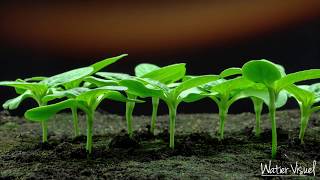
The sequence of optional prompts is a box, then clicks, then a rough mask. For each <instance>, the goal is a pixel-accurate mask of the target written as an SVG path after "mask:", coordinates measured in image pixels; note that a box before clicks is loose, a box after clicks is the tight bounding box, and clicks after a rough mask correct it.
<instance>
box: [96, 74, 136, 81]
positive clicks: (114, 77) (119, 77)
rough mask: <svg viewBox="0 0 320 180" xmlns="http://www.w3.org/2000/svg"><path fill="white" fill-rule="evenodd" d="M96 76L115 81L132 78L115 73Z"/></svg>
mask: <svg viewBox="0 0 320 180" xmlns="http://www.w3.org/2000/svg"><path fill="white" fill-rule="evenodd" d="M96 75H97V76H100V77H103V78H105V79H109V80H115V81H118V80H122V79H131V78H132V76H130V75H129V74H124V73H115V72H98V73H96Z"/></svg>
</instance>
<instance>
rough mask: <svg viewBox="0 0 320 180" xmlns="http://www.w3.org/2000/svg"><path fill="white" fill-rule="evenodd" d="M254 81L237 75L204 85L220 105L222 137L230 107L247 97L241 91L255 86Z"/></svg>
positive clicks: (220, 131)
mask: <svg viewBox="0 0 320 180" xmlns="http://www.w3.org/2000/svg"><path fill="white" fill-rule="evenodd" d="M253 84H254V83H252V82H251V81H249V80H247V79H244V78H243V77H237V78H235V79H231V80H225V79H219V80H217V81H214V82H212V83H208V84H206V85H205V86H204V89H205V90H207V91H208V92H210V93H212V94H213V95H210V96H209V97H210V98H211V99H212V100H213V101H214V102H215V103H216V104H217V105H218V108H219V117H220V128H219V135H220V139H223V137H224V123H225V119H226V116H227V113H228V110H229V107H230V106H231V105H232V104H233V103H234V102H236V101H237V100H239V99H241V98H245V97H246V96H243V94H242V93H241V92H242V90H243V89H246V88H248V87H251V86H253Z"/></svg>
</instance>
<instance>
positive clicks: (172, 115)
mask: <svg viewBox="0 0 320 180" xmlns="http://www.w3.org/2000/svg"><path fill="white" fill-rule="evenodd" d="M168 107H169V116H170V127H169V129H170V145H169V147H170V148H172V149H174V133H175V125H176V115H177V106H175V105H170V106H168Z"/></svg>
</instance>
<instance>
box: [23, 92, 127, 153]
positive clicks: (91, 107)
mask: <svg viewBox="0 0 320 180" xmlns="http://www.w3.org/2000/svg"><path fill="white" fill-rule="evenodd" d="M124 90H126V87H121V86H109V87H108V86H106V87H102V88H97V89H88V88H76V89H70V90H67V91H68V93H65V94H69V95H72V96H74V98H72V99H67V100H64V101H62V102H59V103H56V104H51V105H46V106H41V107H37V108H33V109H30V110H28V111H27V112H26V113H25V117H26V118H27V119H29V120H31V121H37V122H47V121H48V120H49V119H50V117H52V116H53V115H55V114H56V113H58V112H60V111H61V110H64V109H72V108H79V109H81V110H82V111H84V112H85V113H86V115H87V143H86V150H87V151H88V153H89V154H90V153H91V152H92V133H93V121H94V112H95V110H96V109H97V107H98V106H99V104H100V103H101V102H102V101H103V100H104V99H110V100H114V101H120V102H126V101H127V98H126V97H125V96H124V95H122V94H121V93H120V92H118V91H124Z"/></svg>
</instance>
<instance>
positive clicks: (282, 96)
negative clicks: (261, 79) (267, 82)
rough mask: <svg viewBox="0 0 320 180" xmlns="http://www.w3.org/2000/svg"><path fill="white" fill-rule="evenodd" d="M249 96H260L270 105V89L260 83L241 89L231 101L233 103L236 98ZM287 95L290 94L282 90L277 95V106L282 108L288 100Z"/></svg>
mask: <svg viewBox="0 0 320 180" xmlns="http://www.w3.org/2000/svg"><path fill="white" fill-rule="evenodd" d="M248 97H256V98H259V99H261V100H263V102H264V103H265V104H266V105H268V106H269V100H270V99H269V92H268V89H267V88H266V87H262V86H260V85H255V86H251V87H248V88H246V89H243V90H241V91H239V93H238V94H237V95H235V96H234V97H233V98H232V100H231V101H232V103H233V102H235V101H236V100H239V99H243V98H248ZM287 97H288V96H287V93H286V92H285V91H280V93H279V95H278V97H277V100H276V102H275V105H276V107H277V108H280V107H282V106H284V105H285V104H286V102H287Z"/></svg>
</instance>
